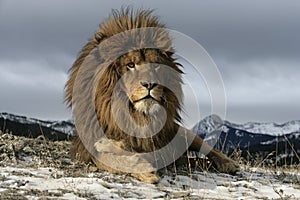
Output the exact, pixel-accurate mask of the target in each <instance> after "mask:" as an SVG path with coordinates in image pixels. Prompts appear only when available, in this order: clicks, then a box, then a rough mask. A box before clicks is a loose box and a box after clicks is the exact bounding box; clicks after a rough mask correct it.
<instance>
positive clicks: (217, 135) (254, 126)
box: [192, 115, 300, 165]
mask: <svg viewBox="0 0 300 200" xmlns="http://www.w3.org/2000/svg"><path fill="white" fill-rule="evenodd" d="M192 130H193V131H194V132H195V133H197V134H198V135H199V136H200V137H202V138H203V139H204V140H205V141H206V142H207V143H209V144H210V145H212V146H214V147H215V148H217V149H219V150H221V151H223V152H225V153H227V154H232V153H233V152H234V151H235V150H237V149H240V150H241V155H242V157H243V158H244V159H249V160H253V158H256V157H258V156H260V157H261V158H268V159H269V160H270V161H271V162H276V163H277V164H279V165H283V164H298V163H299V155H300V121H299V120H298V121H297V120H295V121H291V122H287V123H284V124H275V123H257V122H256V123H251V122H249V123H246V124H241V125H239V124H234V123H230V122H228V121H223V120H222V119H221V118H220V117H218V116H217V115H211V116H208V117H206V118H204V119H203V120H202V121H200V122H199V123H197V124H196V125H195V126H194V127H193V129H192Z"/></svg>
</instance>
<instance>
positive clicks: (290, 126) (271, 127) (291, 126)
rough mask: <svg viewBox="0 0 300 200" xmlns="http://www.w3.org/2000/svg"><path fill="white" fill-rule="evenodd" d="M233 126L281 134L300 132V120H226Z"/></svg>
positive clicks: (258, 131) (254, 131) (250, 130)
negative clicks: (259, 121)
mask: <svg viewBox="0 0 300 200" xmlns="http://www.w3.org/2000/svg"><path fill="white" fill-rule="evenodd" d="M226 124H228V125H230V126H231V127H234V128H237V129H241V130H245V131H248V132H250V133H259V134H268V135H274V136H280V135H285V134H290V133H300V120H294V121H289V122H286V123H284V124H276V123H256V122H248V123H245V124H242V125H239V124H234V123H230V122H226Z"/></svg>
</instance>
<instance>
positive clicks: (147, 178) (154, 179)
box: [131, 172, 160, 184]
mask: <svg viewBox="0 0 300 200" xmlns="http://www.w3.org/2000/svg"><path fill="white" fill-rule="evenodd" d="M131 175H132V176H133V177H135V178H137V179H138V180H140V181H142V182H145V183H151V184H153V183H158V182H159V180H160V178H159V176H158V175H157V174H156V173H154V172H152V173H136V174H131Z"/></svg>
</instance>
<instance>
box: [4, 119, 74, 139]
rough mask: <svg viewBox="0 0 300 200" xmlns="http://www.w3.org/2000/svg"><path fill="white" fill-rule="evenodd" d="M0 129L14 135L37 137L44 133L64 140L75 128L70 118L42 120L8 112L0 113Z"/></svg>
mask: <svg viewBox="0 0 300 200" xmlns="http://www.w3.org/2000/svg"><path fill="white" fill-rule="evenodd" d="M0 130H1V131H3V132H12V133H13V134H15V135H22V136H31V137H37V136H39V135H44V136H45V137H47V138H49V139H59V140H64V139H67V138H68V137H70V136H72V135H73V132H74V130H75V127H74V124H73V122H72V121H71V120H67V121H43V120H39V119H34V118H28V117H25V116H19V115H14V114H9V113H0Z"/></svg>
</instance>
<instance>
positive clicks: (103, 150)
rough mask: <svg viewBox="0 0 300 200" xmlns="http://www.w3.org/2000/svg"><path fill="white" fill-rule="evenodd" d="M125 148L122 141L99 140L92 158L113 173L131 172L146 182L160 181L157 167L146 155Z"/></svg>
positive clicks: (101, 167)
mask: <svg viewBox="0 0 300 200" xmlns="http://www.w3.org/2000/svg"><path fill="white" fill-rule="evenodd" d="M123 148H124V145H123V143H122V142H120V141H114V140H105V141H103V140H99V141H98V142H96V143H95V149H96V150H95V151H96V152H95V153H94V156H93V159H92V160H93V162H94V163H95V164H96V166H97V167H98V168H100V169H102V170H105V171H108V172H111V173H117V174H124V173H125V174H130V175H131V176H133V177H135V178H137V179H138V180H140V181H143V182H145V183H157V182H159V180H160V178H159V176H158V175H157V174H156V172H157V169H156V168H155V167H153V166H152V164H151V163H150V162H149V161H148V160H147V159H146V158H145V157H143V156H141V155H139V154H138V153H134V152H129V151H126V150H124V149H123Z"/></svg>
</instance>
